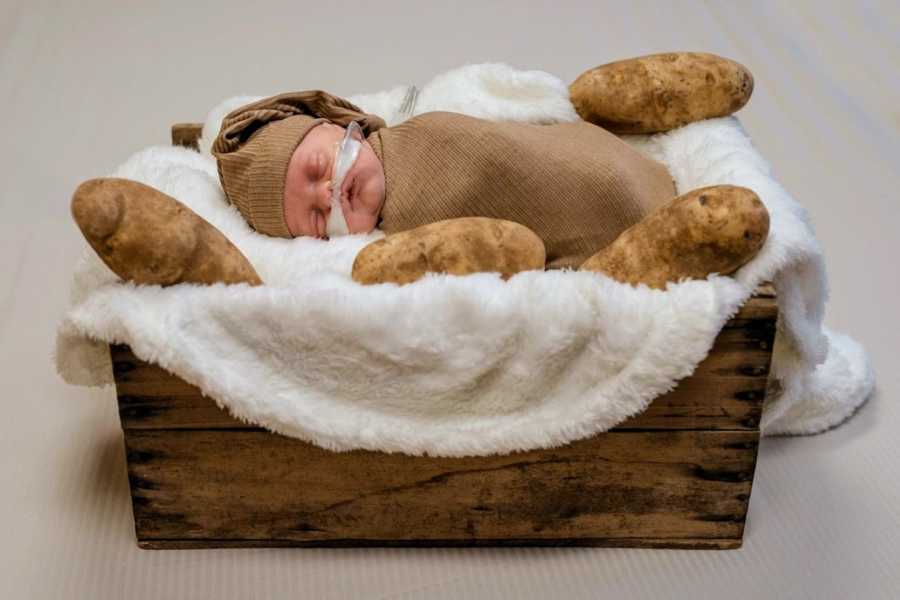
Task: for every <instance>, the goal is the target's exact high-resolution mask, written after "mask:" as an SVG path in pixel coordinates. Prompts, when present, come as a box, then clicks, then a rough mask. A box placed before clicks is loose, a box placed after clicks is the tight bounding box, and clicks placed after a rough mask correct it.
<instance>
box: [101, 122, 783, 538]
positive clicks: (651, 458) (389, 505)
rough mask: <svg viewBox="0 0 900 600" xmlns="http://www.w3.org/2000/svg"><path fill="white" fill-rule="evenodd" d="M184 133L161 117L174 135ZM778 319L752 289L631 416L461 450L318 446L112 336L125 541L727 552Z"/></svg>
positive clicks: (749, 478)
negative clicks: (129, 532)
mask: <svg viewBox="0 0 900 600" xmlns="http://www.w3.org/2000/svg"><path fill="white" fill-rule="evenodd" d="M186 131H187V132H188V133H187V134H185V132H186ZM198 134H199V127H198V126H197V125H193V124H187V125H178V126H175V127H173V141H174V142H176V143H180V144H182V145H186V146H192V145H194V144H195V143H196V139H197V136H198ZM776 318H777V307H776V302H775V294H774V290H773V288H772V287H771V286H770V285H768V284H767V285H763V286H761V287H760V288H759V290H757V294H756V295H755V296H754V297H753V298H751V299H750V300H749V301H748V302H747V303H746V304H745V305H744V306H743V307H742V309H741V311H740V312H739V313H738V314H737V315H736V316H735V317H734V318H733V319H731V320H730V321H729V322H728V323H727V324H726V325H725V327H724V328H723V329H722V331H721V332H720V334H719V336H718V337H717V338H716V341H715V344H714V346H713V348H712V350H711V352H710V354H709V356H708V357H707V358H706V359H705V360H704V361H703V362H702V363H701V364H700V365H699V366H698V368H697V370H696V371H695V372H694V374H693V375H691V376H690V377H688V378H686V379H684V380H682V381H681V382H680V383H679V385H678V387H677V388H676V389H675V390H673V391H672V392H670V393H668V394H665V395H663V396H660V397H658V398H656V399H655V400H654V401H653V402H652V404H651V405H650V407H649V408H648V409H647V410H646V411H645V412H643V413H642V414H640V415H637V416H635V417H633V418H631V419H629V420H627V421H626V422H624V423H622V424H620V425H619V426H618V427H616V428H614V429H613V430H611V431H609V432H606V433H602V434H599V435H596V436H593V437H591V438H589V439H585V440H581V441H577V442H574V443H571V444H567V445H565V446H562V447H559V448H554V449H549V450H534V451H530V452H522V453H514V454H507V455H502V456H489V457H472V458H434V457H414V456H407V455H403V454H389V453H385V452H370V451H353V452H331V451H328V450H323V449H321V448H318V447H316V446H313V445H311V444H308V443H306V442H302V441H300V440H296V439H291V438H287V437H283V436H280V435H276V434H273V433H270V432H267V431H265V430H263V429H260V428H258V427H253V426H250V425H246V424H244V423H241V422H240V421H237V420H235V419H233V418H231V417H230V416H229V415H228V414H227V413H226V412H224V411H222V410H221V409H219V408H218V407H217V406H216V405H215V403H214V402H213V401H212V400H211V399H209V398H204V397H203V396H202V395H201V394H200V391H199V390H198V389H197V388H195V387H194V386H191V385H189V384H187V383H186V382H184V381H183V380H181V379H179V378H178V377H176V376H174V375H172V374H170V373H168V372H166V371H164V370H163V369H161V368H159V367H157V366H155V365H152V364H148V363H146V362H143V361H141V360H139V359H138V358H136V357H135V356H134V355H133V354H132V352H131V351H130V349H129V348H128V347H127V346H111V347H110V351H111V356H112V361H113V371H114V376H115V381H116V392H117V395H118V402H119V414H120V417H121V422H122V428H123V431H124V435H125V446H126V450H127V461H128V475H129V481H130V485H131V495H132V501H133V508H134V521H135V530H136V533H137V539H138V544H139V545H140V546H141V547H143V548H209V547H223V546H238V547H246V546H251V547H252V546H372V545H375V546H397V545H400V546H437V545H441V546H444V545H453V546H456V545H459V546H481V545H595V546H634V547H682V548H736V547H739V546H740V545H741V541H742V538H743V531H744V520H745V517H746V515H747V507H748V504H749V501H750V490H751V486H752V482H753V472H754V468H755V465H756V454H757V446H758V441H759V421H760V415H761V413H762V406H763V401H764V399H765V393H766V382H767V376H768V373H769V364H770V360H771V353H772V342H773V338H774V335H775V322H776Z"/></svg>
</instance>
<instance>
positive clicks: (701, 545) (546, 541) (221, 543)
mask: <svg viewBox="0 0 900 600" xmlns="http://www.w3.org/2000/svg"><path fill="white" fill-rule="evenodd" d="M742 542H743V540H742V539H733V538H721V539H718V538H662V539H653V538H574V539H572V538H540V539H523V540H519V539H503V538H501V539H496V540H482V539H467V540H412V539H409V540H357V539H342V540H315V541H304V540H213V539H201V540H163V539H153V540H138V547H140V548H143V549H144V550H200V549H207V548H398V547H404V548H406V547H419V548H433V547H436V546H447V547H476V548H477V547H485V546H501V547H504V546H551V547H561V546H589V547H598V548H679V549H682V550H733V549H735V548H740V547H741V545H742Z"/></svg>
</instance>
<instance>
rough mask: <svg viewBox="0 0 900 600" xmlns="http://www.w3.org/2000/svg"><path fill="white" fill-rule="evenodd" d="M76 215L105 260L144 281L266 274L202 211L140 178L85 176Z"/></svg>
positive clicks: (238, 279) (225, 279)
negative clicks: (204, 216)
mask: <svg viewBox="0 0 900 600" xmlns="http://www.w3.org/2000/svg"><path fill="white" fill-rule="evenodd" d="M72 216H73V217H74V219H75V222H76V223H77V224H78V227H79V228H80V229H81V232H82V233H83V234H84V237H85V238H86V239H87V241H88V243H89V244H90V245H91V247H92V248H93V249H94V250H95V251H96V252H97V254H98V255H99V256H100V258H101V259H103V262H105V263H106V265H107V266H108V267H109V268H110V269H112V270H113V272H114V273H115V274H116V275H118V276H119V277H121V278H122V279H125V280H127V281H133V282H135V283H142V284H158V285H173V284H176V283H183V282H190V283H206V284H211V283H217V282H222V283H249V284H251V285H259V284H261V283H262V280H261V279H260V278H259V275H257V273H256V270H255V269H254V268H253V266H252V265H251V264H250V262H249V261H248V260H247V258H246V257H245V256H244V255H243V254H241V251H240V250H238V249H237V248H236V247H235V246H234V244H232V243H231V242H230V241H228V239H227V238H226V237H225V236H224V235H223V234H222V232H221V231H219V230H218V229H216V228H215V227H213V226H212V225H211V224H210V223H209V222H207V221H206V220H205V219H203V218H202V217H201V216H200V215H198V214H197V213H195V212H194V211H192V210H191V209H189V208H188V207H186V206H185V205H184V204H182V203H181V202H179V201H178V200H176V199H175V198H172V197H171V196H168V195H166V194H164V193H162V192H160V191H159V190H157V189H155V188H152V187H150V186H148V185H144V184H143V183H139V182H137V181H131V180H129V179H118V178H100V179H90V180H88V181H85V182H84V183H82V184H81V185H80V186H78V189H77V190H75V194H74V195H73V196H72Z"/></svg>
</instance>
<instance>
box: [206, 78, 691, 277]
mask: <svg viewBox="0 0 900 600" xmlns="http://www.w3.org/2000/svg"><path fill="white" fill-rule="evenodd" d="M342 144H343V148H344V151H343V152H341V151H340V148H341V146H342ZM348 147H349V148H350V149H351V150H352V151H350V150H348ZM212 151H213V154H214V156H215V157H216V159H217V163H218V169H219V176H220V179H221V181H222V185H223V188H224V190H225V193H226V196H227V197H228V199H229V200H230V201H231V202H232V203H234V204H235V206H237V208H238V209H239V210H240V212H241V214H242V215H243V216H244V218H245V219H246V220H247V221H248V223H249V224H250V225H251V227H253V228H254V229H256V230H257V231H259V232H260V233H264V234H267V235H273V236H280V237H298V236H302V235H306V236H315V237H319V238H323V239H324V238H326V237H327V236H328V235H329V232H332V233H334V232H348V233H367V232H370V231H372V230H373V229H374V228H376V227H380V228H381V229H382V230H383V231H384V232H385V233H386V234H392V233H396V232H400V231H406V230H410V229H414V228H416V227H418V226H420V225H425V224H428V223H433V222H436V221H440V220H444V219H453V218H459V217H472V216H477V217H491V218H496V219H505V220H509V221H515V222H518V223H520V224H522V225H525V226H526V227H528V228H530V229H531V230H532V231H534V232H535V233H536V234H537V235H538V236H539V237H540V238H541V239H542V240H543V241H544V244H545V247H546V253H547V264H546V266H547V267H548V268H561V267H578V266H579V265H580V264H582V263H583V262H584V261H585V260H587V259H588V258H589V257H590V256H591V255H593V254H594V253H596V252H597V251H598V250H599V249H601V248H603V247H605V246H607V245H609V244H610V243H611V242H612V241H613V240H614V239H615V238H616V237H617V236H618V235H619V234H620V233H622V232H623V231H624V230H625V229H627V228H628V227H630V226H631V225H633V224H635V223H637V222H638V221H640V220H641V219H642V218H643V217H644V216H645V215H647V214H649V213H650V212H651V211H652V210H653V209H654V208H656V207H658V206H660V205H662V204H663V203H665V202H667V201H669V200H671V199H672V198H674V197H675V186H674V184H673V181H672V178H671V177H670V175H669V173H668V171H667V170H666V168H665V167H664V166H663V165H661V164H659V163H657V162H655V161H653V160H651V159H649V158H647V157H645V156H644V155H642V154H640V153H639V152H638V151H636V150H634V149H633V148H631V146H629V145H628V144H627V143H625V142H624V141H623V140H621V139H620V138H618V137H616V136H615V135H613V134H611V133H609V132H608V131H606V130H604V129H602V128H600V127H598V126H596V125H592V124H590V123H587V122H583V121H582V122H576V123H563V124H555V125H532V124H525V123H510V122H504V123H499V122H492V121H485V120H482V119H478V118H474V117H469V116H465V115H461V114H457V113H450V112H431V113H425V114H422V115H419V116H416V117H413V118H411V119H409V120H407V121H405V122H403V123H401V124H399V125H396V126H393V127H386V126H385V124H384V122H383V121H382V120H381V119H380V118H379V117H377V116H375V115H370V114H366V113H363V112H362V111H361V110H360V109H359V108H358V107H356V106H354V105H353V104H351V103H349V102H347V101H346V100H343V99H341V98H338V97H335V96H332V95H330V94H327V93H325V92H321V91H310V92H294V93H287V94H280V95H278V96H273V97H270V98H266V99H263V100H260V101H258V102H254V103H252V104H249V105H246V106H243V107H241V108H238V109H237V110H235V111H233V112H231V113H230V114H229V115H228V116H227V117H226V118H225V119H224V121H223V123H222V128H221V130H220V132H219V136H218V137H217V138H216V140H215V142H214V143H213V147H212ZM339 159H340V160H341V161H343V163H344V164H343V165H342V168H339V166H338V165H336V162H337V161H338V160H339ZM339 171H344V172H340V173H339ZM336 175H338V177H335V176H336ZM338 179H342V181H341V182H340V185H339V186H336V185H335V181H336V180H338Z"/></svg>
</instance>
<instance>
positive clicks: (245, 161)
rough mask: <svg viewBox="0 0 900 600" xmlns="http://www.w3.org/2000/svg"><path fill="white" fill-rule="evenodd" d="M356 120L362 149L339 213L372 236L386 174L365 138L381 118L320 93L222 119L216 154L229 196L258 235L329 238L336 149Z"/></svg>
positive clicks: (353, 228)
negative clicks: (328, 230) (328, 229)
mask: <svg viewBox="0 0 900 600" xmlns="http://www.w3.org/2000/svg"><path fill="white" fill-rule="evenodd" d="M354 122H356V123H357V124H358V125H359V127H356V125H353V126H352V127H350V128H349V130H350V132H351V133H352V134H353V135H354V136H355V139H356V142H357V144H354V146H357V145H358V149H359V151H358V153H357V154H355V156H356V159H355V161H354V162H353V164H352V166H350V168H349V170H346V171H345V176H344V179H343V185H341V186H340V188H341V189H340V207H341V215H342V216H343V220H344V221H345V222H346V225H347V228H346V230H348V231H349V232H350V233H368V232H370V231H372V230H373V229H374V228H375V227H376V226H377V224H378V217H379V215H380V213H381V208H382V206H383V204H384V195H385V193H384V169H383V167H382V165H381V161H379V160H378V157H377V156H376V155H375V152H374V150H373V149H372V146H371V145H370V144H369V143H368V141H367V140H366V139H365V136H366V134H370V133H372V132H374V131H376V130H377V129H379V128H380V127H382V126H384V121H383V120H381V118H379V117H377V116H375V115H370V114H366V113H364V112H362V111H361V110H360V109H359V108H358V107H356V106H355V105H353V104H351V103H350V102H347V101H346V100H343V99H341V98H338V97H336V96H332V95H331V94H328V93H326V92H322V91H319V90H316V91H310V92H291V93H287V94H280V95H278V96H272V97H270V98H265V99H263V100H259V101H257V102H254V103H252V104H248V105H246V106H243V107H241V108H238V109H237V110H234V111H232V112H231V113H229V114H228V115H227V116H226V117H225V119H224V120H223V121H222V128H221V130H220V131H219V135H218V136H217V137H216V139H215V141H214V142H213V146H212V153H213V155H214V156H215V157H216V163H217V166H218V171H219V179H220V180H221V182H222V188H223V189H224V191H225V195H226V197H227V198H228V200H229V201H230V202H231V203H232V204H234V205H235V206H236V207H237V209H238V210H239V211H240V213H241V215H242V216H243V217H244V219H246V221H247V223H248V224H249V225H250V226H251V227H252V228H253V229H255V230H256V231H258V232H260V233H263V234H266V235H271V236H276V237H288V238H289V237H298V236H302V235H306V236H314V237H320V238H322V237H325V236H326V223H327V222H328V220H329V218H331V219H332V220H333V219H334V216H333V215H331V214H330V213H331V211H332V192H331V187H332V186H331V180H332V178H333V175H334V173H335V169H334V167H335V160H336V158H337V148H338V147H339V146H340V142H341V140H342V139H344V137H345V133H346V132H347V131H348V129H347V128H346V127H345V126H348V125H351V124H352V123H354ZM345 157H346V156H345ZM332 225H333V224H332Z"/></svg>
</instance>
